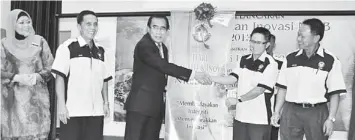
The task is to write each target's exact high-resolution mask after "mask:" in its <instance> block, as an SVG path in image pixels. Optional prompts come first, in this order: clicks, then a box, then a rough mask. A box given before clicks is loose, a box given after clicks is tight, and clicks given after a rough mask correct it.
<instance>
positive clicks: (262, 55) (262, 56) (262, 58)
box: [247, 51, 267, 62]
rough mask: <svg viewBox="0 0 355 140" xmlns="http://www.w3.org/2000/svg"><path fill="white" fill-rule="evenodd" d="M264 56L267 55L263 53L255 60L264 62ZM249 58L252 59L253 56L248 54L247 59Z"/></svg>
mask: <svg viewBox="0 0 355 140" xmlns="http://www.w3.org/2000/svg"><path fill="white" fill-rule="evenodd" d="M266 55H267V53H266V51H264V52H263V53H262V54H261V55H260V57H259V58H258V59H257V60H260V61H262V62H264V61H265V58H266ZM251 58H253V54H250V55H249V56H248V57H247V59H251Z"/></svg>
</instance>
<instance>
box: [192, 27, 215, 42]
mask: <svg viewBox="0 0 355 140" xmlns="http://www.w3.org/2000/svg"><path fill="white" fill-rule="evenodd" d="M207 28H208V26H206V25H205V24H203V23H202V24H197V25H196V26H195V27H194V31H193V34H192V36H193V37H194V39H195V40H196V41H197V42H206V41H207V40H209V39H210V37H211V33H209V32H208V29H207Z"/></svg>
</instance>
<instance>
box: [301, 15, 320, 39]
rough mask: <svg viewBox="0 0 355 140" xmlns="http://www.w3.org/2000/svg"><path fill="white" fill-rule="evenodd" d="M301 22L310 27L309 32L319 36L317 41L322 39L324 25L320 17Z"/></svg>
mask: <svg viewBox="0 0 355 140" xmlns="http://www.w3.org/2000/svg"><path fill="white" fill-rule="evenodd" d="M302 24H305V25H308V26H309V27H310V28H311V33H312V34H313V35H319V36H320V38H319V40H318V42H319V41H321V40H322V39H323V36H324V30H325V26H324V24H323V22H322V21H321V20H320V19H317V18H311V19H306V20H304V21H303V22H302Z"/></svg>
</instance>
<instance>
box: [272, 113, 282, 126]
mask: <svg viewBox="0 0 355 140" xmlns="http://www.w3.org/2000/svg"><path fill="white" fill-rule="evenodd" d="M279 120H280V113H279V112H274V113H273V114H272V116H271V125H273V126H275V127H280V124H279Z"/></svg>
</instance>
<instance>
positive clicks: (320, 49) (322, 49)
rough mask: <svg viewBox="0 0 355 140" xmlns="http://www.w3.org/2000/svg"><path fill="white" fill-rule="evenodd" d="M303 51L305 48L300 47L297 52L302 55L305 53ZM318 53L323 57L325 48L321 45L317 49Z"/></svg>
mask: <svg viewBox="0 0 355 140" xmlns="http://www.w3.org/2000/svg"><path fill="white" fill-rule="evenodd" d="M303 53H304V50H303V49H300V50H299V51H298V52H297V54H296V56H299V55H301V54H303ZM316 54H318V55H319V56H321V57H324V48H323V47H321V46H319V47H318V49H317V50H316Z"/></svg>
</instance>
